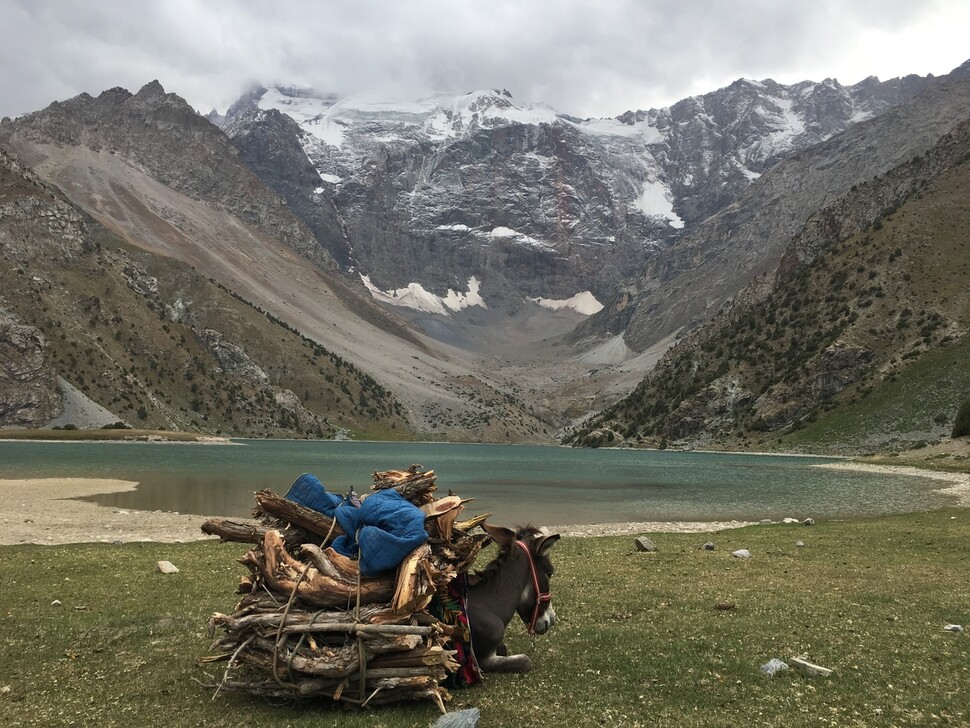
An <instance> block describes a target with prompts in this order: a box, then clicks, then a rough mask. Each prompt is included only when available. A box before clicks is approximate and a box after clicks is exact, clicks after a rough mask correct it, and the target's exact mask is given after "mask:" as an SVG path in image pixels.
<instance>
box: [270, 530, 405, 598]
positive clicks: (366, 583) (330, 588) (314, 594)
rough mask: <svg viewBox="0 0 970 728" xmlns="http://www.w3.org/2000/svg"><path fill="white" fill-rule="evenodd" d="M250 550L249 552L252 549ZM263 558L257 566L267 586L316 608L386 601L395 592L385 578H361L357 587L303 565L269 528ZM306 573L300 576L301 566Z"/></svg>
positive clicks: (392, 585) (276, 533)
mask: <svg viewBox="0 0 970 728" xmlns="http://www.w3.org/2000/svg"><path fill="white" fill-rule="evenodd" d="M251 553H252V552H251ZM263 557H264V558H263V560H262V561H259V560H258V559H255V562H256V567H257V568H258V569H259V570H260V573H261V574H262V576H263V577H264V578H265V579H266V583H267V585H268V586H269V587H270V588H271V589H273V590H275V591H277V592H280V593H282V594H286V595H289V594H291V593H292V592H293V590H294V588H295V589H296V595H297V596H298V597H299V598H300V599H302V600H303V601H304V602H306V603H307V604H312V605H315V606H318V607H347V606H349V605H351V604H354V603H355V602H357V601H358V592H359V603H360V604H372V603H374V602H381V601H386V600H388V599H390V598H391V596H393V594H394V581H393V580H392V579H390V578H386V577H383V578H382V577H362V578H361V580H360V584H359V587H358V585H357V584H353V585H351V584H349V583H348V582H345V581H340V580H337V579H332V578H331V577H328V576H326V575H325V574H322V573H320V571H319V570H318V569H317V568H316V567H313V566H310V567H308V568H307V567H306V565H304V564H303V563H302V562H300V561H297V560H296V559H295V558H293V557H292V556H291V555H290V554H289V552H288V551H287V550H286V547H285V546H284V544H283V539H282V537H281V536H280V533H279V531H268V532H267V533H266V536H265V538H264V540H263ZM305 568H306V574H305V575H303V576H302V578H301V574H303V571H304V569H305Z"/></svg>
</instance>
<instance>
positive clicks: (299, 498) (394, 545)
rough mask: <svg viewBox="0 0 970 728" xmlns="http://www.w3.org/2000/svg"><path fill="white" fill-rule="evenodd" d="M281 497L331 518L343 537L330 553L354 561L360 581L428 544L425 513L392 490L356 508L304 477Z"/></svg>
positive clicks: (308, 475) (314, 480) (335, 542)
mask: <svg viewBox="0 0 970 728" xmlns="http://www.w3.org/2000/svg"><path fill="white" fill-rule="evenodd" d="M284 497H285V498H286V499H287V500H290V501H293V502H294V503H298V504H300V505H301V506H306V507H307V508H312V509H313V510H315V511H318V512H320V513H323V514H324V515H326V516H330V517H331V518H335V519H336V520H337V523H338V524H340V528H342V529H343V531H344V534H345V535H343V536H340V537H338V538H337V539H336V540H335V541H334V542H333V544H332V545H333V549H334V551H336V552H337V553H339V554H342V555H343V556H347V557H349V558H352V559H357V560H358V566H359V568H360V573H361V574H363V575H364V576H377V575H378V574H381V573H383V572H385V571H390V570H391V569H396V568H397V567H398V565H399V564H400V563H401V562H402V561H404V559H405V557H406V556H407V555H408V554H409V553H411V552H412V551H414V549H416V548H417V547H418V546H420V545H421V544H423V543H424V542H425V541H427V540H428V532H427V531H425V530H424V518H425V516H424V511H422V510H421V509H420V508H418V507H417V506H416V505H414V504H413V503H411V502H410V501H408V500H407V499H406V498H405V497H404V496H402V495H401V494H400V493H398V492H397V491H396V490H394V489H387V490H379V491H377V492H376V493H373V494H371V495H369V496H368V497H367V498H365V499H364V500H363V501H361V503H360V507H357V506H356V505H354V504H353V503H351V502H349V501H348V500H347V499H346V498H342V497H341V496H338V495H334V494H333V493H328V492H327V489H326V488H325V487H324V485H323V483H321V482H320V480H319V479H318V478H317V477H316V476H315V475H311V474H310V473H304V474H303V475H301V476H300V477H299V478H297V479H296V482H294V483H293V485H291V486H290V490H289V491H288V492H287V494H286V496H284Z"/></svg>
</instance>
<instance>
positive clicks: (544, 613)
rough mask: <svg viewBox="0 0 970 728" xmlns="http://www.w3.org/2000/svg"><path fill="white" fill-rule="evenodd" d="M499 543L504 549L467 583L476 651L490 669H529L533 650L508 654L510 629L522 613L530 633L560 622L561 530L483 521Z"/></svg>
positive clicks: (497, 670)
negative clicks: (554, 589) (552, 581)
mask: <svg viewBox="0 0 970 728" xmlns="http://www.w3.org/2000/svg"><path fill="white" fill-rule="evenodd" d="M483 528H484V529H485V531H486V532H487V533H488V535H489V536H490V537H491V538H492V540H493V541H495V543H496V544H498V547H499V553H498V556H496V557H495V558H494V559H493V560H492V561H491V562H490V563H489V564H488V565H487V566H486V567H485V568H484V569H483V570H482V571H480V572H479V573H478V574H477V576H478V581H477V582H476V583H474V584H473V585H471V586H469V587H468V597H467V610H468V622H469V626H470V627H471V638H472V652H473V653H474V655H475V659H476V661H477V662H478V665H479V667H480V668H481V669H482V670H484V671H486V672H488V671H492V672H528V671H529V670H530V669H532V660H531V659H529V656H528V655H524V654H523V655H509V654H508V650H507V648H506V647H505V641H504V640H505V628H506V627H508V624H509V622H510V621H512V617H513V616H514V615H515V613H516V612H518V614H519V617H521V618H522V621H523V622H524V623H525V625H526V627H527V628H528V630H529V634H531V635H533V636H535V635H539V634H545V633H546V632H548V631H549V630H550V629H551V628H552V626H553V625H554V624H555V623H556V610H555V609H553V608H552V604H551V600H552V593H551V592H550V589H549V578H550V577H551V576H552V573H553V567H552V562H550V561H549V551H550V549H552V547H553V546H555V545H556V542H557V541H558V540H559V534H558V533H554V534H548V533H544V532H543V531H540V530H539V529H537V528H534V527H532V526H525V527H522V528H519V529H518V531H512V530H511V529H508V528H504V527H502V526H490V525H487V524H485V525H483Z"/></svg>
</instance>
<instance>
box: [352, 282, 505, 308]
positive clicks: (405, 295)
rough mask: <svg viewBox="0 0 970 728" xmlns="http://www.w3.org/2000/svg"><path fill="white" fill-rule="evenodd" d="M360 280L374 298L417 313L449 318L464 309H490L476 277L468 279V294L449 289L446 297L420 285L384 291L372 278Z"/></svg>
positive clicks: (412, 284) (410, 284) (411, 284)
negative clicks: (479, 307)
mask: <svg viewBox="0 0 970 728" xmlns="http://www.w3.org/2000/svg"><path fill="white" fill-rule="evenodd" d="M360 279H361V280H362V281H363V282H364V285H365V286H366V287H367V290H368V291H370V294H371V296H372V297H373V298H375V299H376V300H378V301H381V302H382V303H388V304H390V305H392V306H401V307H403V308H410V309H413V310H415V311H424V312H425V313H436V314H440V315H442V316H447V315H448V311H449V310H450V311H461V310H462V309H463V308H469V307H470V306H481V307H482V308H488V306H487V305H485V300H484V299H483V298H482V296H481V294H480V293H479V289H480V288H481V282H480V281H479V280H478V279H477V278H476V277H475V276H472V277H471V278H469V279H468V290H467V291H466V292H464V293H463V292H461V291H453V290H452V289H450V288H449V289H448V293H446V294H445V295H444V297H442V296H438V295H436V294H434V293H431V292H430V291H428V290H426V289H425V288H424V286H422V285H421V284H420V283H409V284H408V285H407V286H405V287H404V288H397V289H394V290H391V291H382V290H381V289H380V288H378V287H377V286H375V285H374V284H373V283H372V282H371V279H370V276H366V275H364V274H363V273H361V274H360Z"/></svg>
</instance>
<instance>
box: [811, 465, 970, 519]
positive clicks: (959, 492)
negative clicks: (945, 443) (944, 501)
mask: <svg viewBox="0 0 970 728" xmlns="http://www.w3.org/2000/svg"><path fill="white" fill-rule="evenodd" d="M813 467H816V468H830V469H832V470H858V471H861V472H865V473H886V474H887V475H913V476H917V477H920V478H931V479H933V480H939V481H941V482H943V483H948V484H949V485H948V486H946V487H944V488H940V489H939V492H940V493H942V494H944V495H948V496H952V497H954V498H956V499H957V503H956V505H959V506H961V507H963V508H970V473H947V472H943V471H942V470H927V469H925V468H916V467H912V466H909V465H874V464H871V463H859V462H851V461H847V462H844V463H821V464H819V465H815V466H813Z"/></svg>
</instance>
